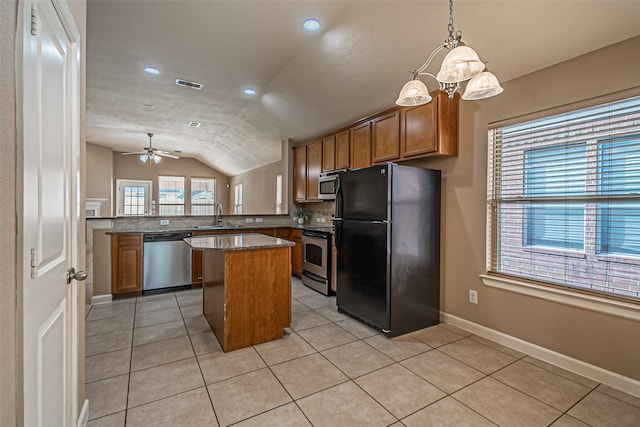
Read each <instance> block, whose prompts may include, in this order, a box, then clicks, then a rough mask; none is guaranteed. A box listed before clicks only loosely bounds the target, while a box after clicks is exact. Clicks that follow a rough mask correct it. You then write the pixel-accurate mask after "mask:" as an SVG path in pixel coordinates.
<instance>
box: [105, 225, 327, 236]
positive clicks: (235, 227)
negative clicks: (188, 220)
mask: <svg viewBox="0 0 640 427" xmlns="http://www.w3.org/2000/svg"><path fill="white" fill-rule="evenodd" d="M262 228H263V229H270V228H292V229H299V230H318V231H325V232H328V233H331V232H332V231H333V227H332V226H330V225H326V224H323V225H314V224H292V225H264V224H247V225H222V226H213V225H199V226H194V227H163V228H146V229H145V228H142V229H138V230H134V229H119V230H111V231H109V232H107V234H161V233H187V232H194V231H215V230H220V231H226V230H237V231H238V233H242V232H243V229H252V230H260V229H262Z"/></svg>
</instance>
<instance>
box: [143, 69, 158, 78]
mask: <svg viewBox="0 0 640 427" xmlns="http://www.w3.org/2000/svg"><path fill="white" fill-rule="evenodd" d="M144 72H145V73H147V74H149V75H151V76H157V75H158V74H160V71H159V70H158V69H157V68H155V67H144Z"/></svg>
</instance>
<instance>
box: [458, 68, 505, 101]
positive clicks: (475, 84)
mask: <svg viewBox="0 0 640 427" xmlns="http://www.w3.org/2000/svg"><path fill="white" fill-rule="evenodd" d="M503 90H504V89H503V88H502V86H500V83H499V82H498V79H497V78H496V76H494V75H493V74H492V73H490V72H488V71H483V72H482V73H480V74H478V75H477V76H475V77H473V78H472V79H471V80H469V83H467V88H466V89H465V91H464V93H463V94H462V99H466V100H469V101H475V100H476V99H485V98H490V97H492V96H496V95H498V94H500V93H502V91H503Z"/></svg>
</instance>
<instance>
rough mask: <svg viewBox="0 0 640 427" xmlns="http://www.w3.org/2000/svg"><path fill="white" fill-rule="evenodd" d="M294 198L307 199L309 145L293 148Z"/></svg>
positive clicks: (297, 199)
mask: <svg viewBox="0 0 640 427" xmlns="http://www.w3.org/2000/svg"><path fill="white" fill-rule="evenodd" d="M293 198H294V199H295V201H296V202H304V201H306V200H307V146H306V145H303V146H302V147H294V148H293Z"/></svg>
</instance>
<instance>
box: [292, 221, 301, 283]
mask: <svg viewBox="0 0 640 427" xmlns="http://www.w3.org/2000/svg"><path fill="white" fill-rule="evenodd" d="M290 239H291V241H292V242H293V243H295V244H296V245H295V246H294V247H293V251H292V252H291V274H292V275H294V276H296V277H302V257H303V253H302V231H301V230H297V229H293V230H291V237H290Z"/></svg>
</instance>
